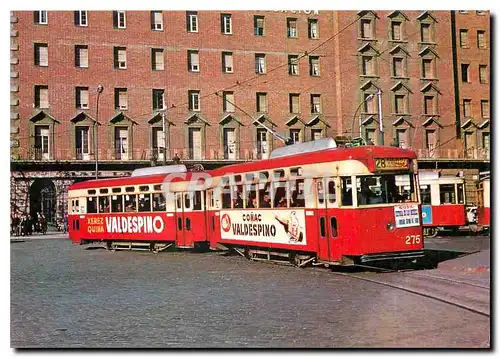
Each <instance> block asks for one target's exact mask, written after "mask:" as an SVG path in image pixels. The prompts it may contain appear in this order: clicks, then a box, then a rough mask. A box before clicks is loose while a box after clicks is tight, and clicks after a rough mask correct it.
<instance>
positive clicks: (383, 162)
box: [375, 158, 410, 170]
mask: <svg viewBox="0 0 500 358" xmlns="http://www.w3.org/2000/svg"><path fill="white" fill-rule="evenodd" d="M409 164H410V163H409V161H408V159H407V158H375V170H397V169H408V168H409V167H410V165H409Z"/></svg>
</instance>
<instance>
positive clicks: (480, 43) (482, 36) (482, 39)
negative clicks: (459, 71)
mask: <svg viewBox="0 0 500 358" xmlns="http://www.w3.org/2000/svg"><path fill="white" fill-rule="evenodd" d="M477 48H486V33H485V31H484V30H477Z"/></svg>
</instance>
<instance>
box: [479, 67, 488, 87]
mask: <svg viewBox="0 0 500 358" xmlns="http://www.w3.org/2000/svg"><path fill="white" fill-rule="evenodd" d="M479 83H488V66H486V65H479Z"/></svg>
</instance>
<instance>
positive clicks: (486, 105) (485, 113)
mask: <svg viewBox="0 0 500 358" xmlns="http://www.w3.org/2000/svg"><path fill="white" fill-rule="evenodd" d="M481 117H482V118H490V102H489V101H488V100H487V99H482V100H481Z"/></svg>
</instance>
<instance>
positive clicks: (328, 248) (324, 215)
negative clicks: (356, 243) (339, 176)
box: [314, 178, 341, 261]
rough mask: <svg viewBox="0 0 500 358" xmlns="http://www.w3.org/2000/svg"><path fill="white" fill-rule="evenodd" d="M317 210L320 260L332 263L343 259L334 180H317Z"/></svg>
mask: <svg viewBox="0 0 500 358" xmlns="http://www.w3.org/2000/svg"><path fill="white" fill-rule="evenodd" d="M314 184H315V191H316V208H317V209H318V211H317V213H318V215H317V218H318V258H319V259H320V260H325V261H332V260H338V259H340V257H341V240H340V238H339V235H338V223H337V217H336V216H335V212H336V210H335V209H336V208H337V207H338V206H337V197H336V183H335V179H334V178H321V179H315V183H314Z"/></svg>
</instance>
